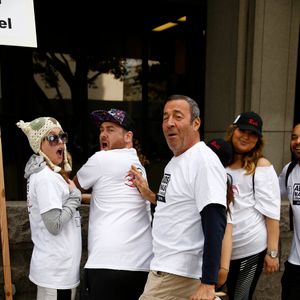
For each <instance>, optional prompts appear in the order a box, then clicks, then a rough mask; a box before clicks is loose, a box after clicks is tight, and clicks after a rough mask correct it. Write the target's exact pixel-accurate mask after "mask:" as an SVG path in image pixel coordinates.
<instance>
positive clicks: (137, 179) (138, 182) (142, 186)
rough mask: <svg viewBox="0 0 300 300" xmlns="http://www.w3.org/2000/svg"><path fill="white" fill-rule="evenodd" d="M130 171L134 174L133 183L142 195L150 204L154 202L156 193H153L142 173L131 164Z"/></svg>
mask: <svg viewBox="0 0 300 300" xmlns="http://www.w3.org/2000/svg"><path fill="white" fill-rule="evenodd" d="M130 173H131V174H132V175H133V176H134V180H133V183H134V184H135V186H136V187H137V189H138V190H139V192H140V193H141V195H142V197H143V198H144V199H146V200H148V201H150V202H151V203H152V204H156V194H155V193H153V192H152V191H151V190H150V188H149V186H148V183H147V181H146V179H145V178H144V177H143V175H142V174H141V173H140V172H139V170H138V169H137V168H136V167H135V166H131V169H130Z"/></svg>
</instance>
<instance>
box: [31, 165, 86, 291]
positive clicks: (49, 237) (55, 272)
mask: <svg viewBox="0 0 300 300" xmlns="http://www.w3.org/2000/svg"><path fill="white" fill-rule="evenodd" d="M69 195H70V192H69V187H68V185H67V183H66V182H65V180H64V179H63V177H62V176H61V175H60V174H57V173H55V172H53V171H52V170H51V169H50V168H49V167H48V166H46V167H45V168H44V169H43V170H41V171H40V172H38V173H33V174H31V175H30V177H29V180H28V182H27V206H28V212H29V220H30V228H31V238H32V241H33V244H34V247H33V252H32V257H31V262H30V273H29V278H30V280H31V281H32V282H33V283H35V284H36V285H39V286H42V287H47V288H54V289H71V288H74V287H76V286H78V285H79V272H80V258H81V226H80V215H79V212H78V211H76V212H75V214H74V215H73V217H72V219H71V220H69V222H67V223H66V224H64V226H63V227H62V231H61V232H60V233H59V234H58V235H53V234H51V233H50V232H49V231H48V230H47V228H46V227H45V224H44V222H43V220H42V218H41V214H43V213H45V212H47V211H49V210H51V209H54V208H58V209H62V206H63V204H64V203H65V201H66V200H67V199H68V198H69Z"/></svg>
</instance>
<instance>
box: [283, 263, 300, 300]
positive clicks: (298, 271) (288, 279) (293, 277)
mask: <svg viewBox="0 0 300 300" xmlns="http://www.w3.org/2000/svg"><path fill="white" fill-rule="evenodd" d="M281 285H282V292H281V300H292V299H300V266H299V265H293V264H291V263H289V262H288V261H286V262H285V263H284V272H283V275H282V278H281Z"/></svg>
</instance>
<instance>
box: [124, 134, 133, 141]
mask: <svg viewBox="0 0 300 300" xmlns="http://www.w3.org/2000/svg"><path fill="white" fill-rule="evenodd" d="M132 140H133V132H132V131H127V132H126V134H125V142H126V143H132Z"/></svg>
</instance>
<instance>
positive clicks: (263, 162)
mask: <svg viewBox="0 0 300 300" xmlns="http://www.w3.org/2000/svg"><path fill="white" fill-rule="evenodd" d="M271 165H272V164H271V163H270V162H269V161H268V160H267V159H266V158H264V157H261V158H260V159H259V160H258V162H257V166H258V167H269V166H271Z"/></svg>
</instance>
